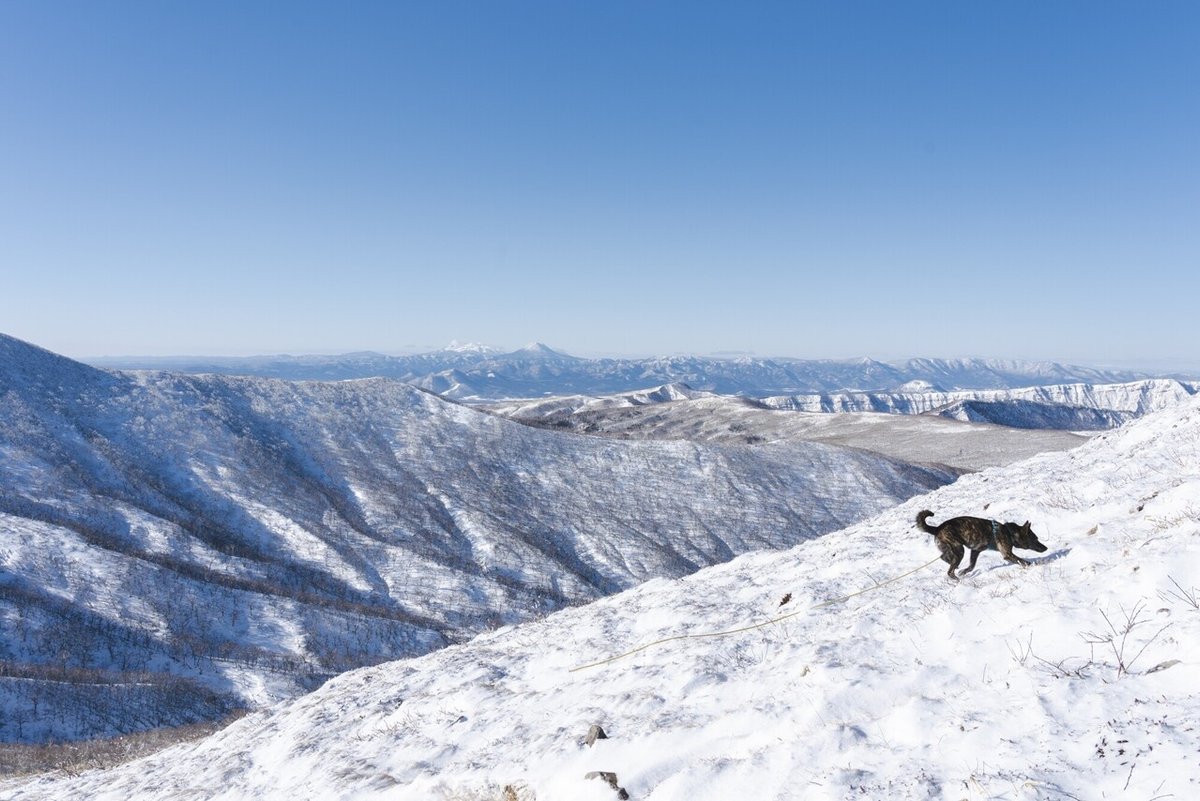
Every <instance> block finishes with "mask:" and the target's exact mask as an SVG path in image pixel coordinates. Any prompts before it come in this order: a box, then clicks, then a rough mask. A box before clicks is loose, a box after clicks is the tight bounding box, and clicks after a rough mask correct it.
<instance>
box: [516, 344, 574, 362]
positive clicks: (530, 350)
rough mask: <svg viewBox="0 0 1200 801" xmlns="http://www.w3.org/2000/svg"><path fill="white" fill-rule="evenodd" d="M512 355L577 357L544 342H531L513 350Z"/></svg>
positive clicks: (553, 357)
mask: <svg viewBox="0 0 1200 801" xmlns="http://www.w3.org/2000/svg"><path fill="white" fill-rule="evenodd" d="M511 355H513V356H519V357H521V358H525V359H529V358H535V359H574V358H575V357H574V356H570V355H568V354H566V353H563V352H562V351H557V350H555V349H554V348H552V347H550V346H549V345H547V344H545V343H542V342H529V343H527V344H526V345H525V347H523V348H521V349H519V350H516V351H513V353H512V354H511Z"/></svg>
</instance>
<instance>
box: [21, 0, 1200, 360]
mask: <svg viewBox="0 0 1200 801" xmlns="http://www.w3.org/2000/svg"><path fill="white" fill-rule="evenodd" d="M0 276H2V279H0V332H4V333H8V334H11V335H13V336H17V337H20V338H22V339H27V340H29V341H32V342H34V343H36V344H38V345H41V346H43V347H47V348H50V349H52V350H56V351H59V352H61V353H65V354H67V355H71V356H77V357H86V356H99V355H132V354H137V355H166V354H206V355H231V354H252V353H277V352H292V353H313V352H325V353H328V352H339V351H349V350H365V349H370V350H379V351H384V352H397V351H402V350H409V349H421V348H425V347H430V346H441V345H444V344H446V343H448V342H449V341H450V340H452V339H458V340H469V341H481V342H488V343H492V344H497V345H502V346H510V347H517V346H520V345H522V344H524V343H525V342H527V341H530V340H541V341H544V342H547V343H549V344H550V345H552V346H554V347H557V348H559V349H561V350H565V351H568V352H572V353H576V354H580V355H593V354H601V353H620V354H650V353H676V352H686V353H710V352H714V351H751V352H754V353H757V354H759V355H762V356H775V355H787V356H797V357H812V358H824V357H846V356H875V357H881V358H897V357H907V356H962V355H977V356H994V357H1010V358H1038V359H1041V358H1051V359H1058V360H1064V361H1077V362H1090V363H1104V364H1116V363H1143V364H1144V363H1151V362H1153V363H1155V364H1161V363H1164V362H1182V363H1187V364H1189V365H1200V313H1198V307H1200V277H1198V276H1200V3H1196V2H1192V1H1191V0H1187V1H1186V2H1132V3H1105V2H1079V3H1076V2H993V3H987V2H957V1H951V0H947V1H946V2H934V3H923V2H911V3H910V2H878V3H855V2H832V0H831V1H830V2H782V3H771V2H747V3H741V2H722V3H710V2H703V0H688V1H687V2H671V3H668V2H654V1H653V0H638V1H637V2H616V1H614V0H603V2H575V1H574V0H548V1H547V2H503V1H502V0H479V1H478V2H472V3H466V2H455V1H454V0H436V2H430V1H429V0H423V1H422V2H400V1H399V0H392V1H391V2H381V3H369V2H351V3H335V2H329V3H322V4H315V3H314V4H309V3H302V2H271V3H263V2H248V1H247V0H237V1H236V2H228V3H226V2H213V1H212V0H205V2H197V3H163V2H155V1H153V0H147V1H146V2H119V1H115V2H106V3H97V2H90V1H89V2H79V3H67V2H56V1H55V0H6V2H3V3H0Z"/></svg>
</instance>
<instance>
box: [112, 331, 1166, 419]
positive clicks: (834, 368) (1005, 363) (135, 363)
mask: <svg viewBox="0 0 1200 801" xmlns="http://www.w3.org/2000/svg"><path fill="white" fill-rule="evenodd" d="M96 363H97V364H100V365H102V366H105V367H115V368H121V369H143V368H149V369H159V370H173V371H177V372H187V373H216V374H227V375H257V376H266V377H272V378H287V379H293V380H330V379H347V378H372V377H386V378H396V379H399V380H401V381H406V382H408V383H412V384H415V385H417V386H420V387H421V388H422V389H428V390H430V391H432V392H437V393H439V394H443V395H446V396H447V397H451V398H455V399H458V400H473V401H474V400H489V399H490V400H496V399H503V398H531V397H541V396H544V395H570V394H574V393H583V394H587V395H610V394H614V393H620V392H630V391H634V390H642V389H647V388H650V387H655V386H660V385H662V384H671V383H686V384H688V385H690V386H692V387H695V388H697V389H703V390H707V391H711V392H719V393H721V394H724V395H746V396H751V397H763V396H767V395H784V394H797V393H821V392H838V391H844V390H858V391H879V392H886V391H902V390H901V388H902V387H905V386H913V385H921V386H926V387H930V388H933V389H937V388H941V389H942V390H954V389H1000V388H1008V387H1025V386H1035V385H1046V384H1063V383H1089V384H1097V383H1116V382H1125V381H1133V380H1135V379H1142V378H1146V377H1147V376H1146V375H1145V374H1141V373H1134V372H1130V371H1126V370H1100V369H1096V368H1091V367H1080V366H1074V365H1062V364H1057V363H1053V362H1021V361H1012V360H1001V359H912V360H909V361H907V362H895V363H885V362H880V361H875V360H873V359H852V360H845V361H835V360H819V359H810V360H803V359H759V358H751V357H740V358H735V359H717V358H706V357H700V356H663V357H655V358H645V359H634V358H606V359H585V358H579V357H576V356H571V355H569V354H566V353H562V352H561V351H557V350H555V349H553V348H550V347H548V346H546V345H544V344H541V343H538V342H534V343H530V344H529V345H526V346H525V347H523V348H520V349H519V350H516V351H512V352H511V353H504V352H500V351H498V350H497V349H495V348H489V347H486V346H477V345H476V346H462V345H459V344H458V343H452V344H451V346H450V347H448V348H445V349H442V350H439V351H433V352H430V353H420V354H415V355H408V356H385V355H383V354H379V353H352V354H347V355H345V356H255V357H250V358H207V359H206V358H192V357H180V358H151V359H138V358H124V359H111V358H110V359H102V360H97V361H96ZM877 411H878V410H877Z"/></svg>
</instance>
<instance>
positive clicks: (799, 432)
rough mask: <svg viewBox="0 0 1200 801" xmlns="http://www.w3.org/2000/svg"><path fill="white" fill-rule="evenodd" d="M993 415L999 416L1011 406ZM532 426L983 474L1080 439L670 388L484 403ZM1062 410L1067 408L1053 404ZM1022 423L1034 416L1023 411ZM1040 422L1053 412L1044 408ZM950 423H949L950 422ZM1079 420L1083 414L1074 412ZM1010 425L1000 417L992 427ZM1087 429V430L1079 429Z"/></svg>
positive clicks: (1071, 445)
mask: <svg viewBox="0 0 1200 801" xmlns="http://www.w3.org/2000/svg"><path fill="white" fill-rule="evenodd" d="M999 406H1000V408H999V409H995V410H992V414H993V415H994V416H997V417H1001V416H1002V415H1003V413H1004V412H1005V411H1006V410H1008V408H1009V406H1008V404H1000V405H999ZM482 408H486V409H488V410H490V411H492V412H494V413H496V414H501V415H504V416H506V417H511V418H512V419H514V420H520V421H522V422H525V423H527V424H530V425H537V426H542V427H546V428H550V429H554V430H568V431H577V432H580V433H585V434H594V435H601V436H608V437H620V438H633V439H656V440H687V441H691V442H714V443H727V444H728V443H746V444H757V443H779V442H824V443H828V444H835V445H844V446H848V447H853V448H859V449H862V450H866V451H872V452H875V453H880V454H883V455H885V456H889V457H891V458H895V459H904V460H906V461H913V462H922V463H927V464H944V465H949V466H951V467H953V468H955V469H957V470H965V471H968V470H980V469H982V468H985V467H994V466H996V465H1002V464H1008V463H1009V462H1014V461H1017V460H1019V459H1024V458H1027V457H1029V456H1032V455H1034V454H1036V453H1044V452H1045V451H1053V450H1064V449H1067V448H1074V447H1076V446H1078V445H1079V444H1080V443H1081V442H1083V441H1084V440H1083V437H1081V436H1078V435H1076V434H1072V433H1068V432H1067V431H1064V430H1056V429H1051V428H1049V427H1047V428H1046V429H1045V430H1029V431H1018V430H1014V428H1012V427H1011V426H1007V425H1006V426H1000V425H979V424H977V423H976V422H971V421H959V420H956V419H953V414H954V413H953V411H952V410H948V411H947V412H946V414H945V415H941V414H939V415H931V416H926V415H899V414H883V413H878V412H866V413H844V414H825V413H820V412H799V411H789V410H781V409H772V408H769V407H766V406H765V405H764V404H763V403H761V402H759V401H756V400H752V399H749V398H734V397H729V396H725V395H714V394H712V393H706V392H698V391H695V390H692V389H690V388H688V387H686V386H681V385H670V386H666V387H662V388H660V389H658V390H655V391H652V392H640V393H627V394H623V395H608V396H602V397H599V398H590V397H586V396H581V395H576V396H567V397H562V398H545V399H543V400H537V401H515V402H510V403H498V404H488V405H485V406H483V407H482ZM1053 408H1054V409H1060V410H1065V408H1066V407H1058V406H1055V407H1053ZM1023 412H1024V416H1022V417H1021V418H1020V419H1021V420H1022V421H1025V420H1028V419H1029V415H1031V414H1032V413H1031V412H1030V410H1028V409H1024V410H1023ZM1041 414H1042V415H1043V417H1044V416H1045V415H1046V414H1048V411H1046V410H1041ZM946 418H950V419H946ZM1071 419H1072V420H1073V421H1078V420H1079V419H1080V418H1079V416H1078V415H1071ZM1002 421H1003V422H1006V423H1007V422H1012V421H1010V420H1004V419H1003V418H1002V417H1001V419H998V420H996V421H993V422H1002ZM1080 428H1084V426H1080Z"/></svg>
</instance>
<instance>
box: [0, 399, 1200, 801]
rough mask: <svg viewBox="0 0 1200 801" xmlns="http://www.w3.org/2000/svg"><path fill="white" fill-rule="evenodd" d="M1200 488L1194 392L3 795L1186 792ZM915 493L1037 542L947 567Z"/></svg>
mask: <svg viewBox="0 0 1200 801" xmlns="http://www.w3.org/2000/svg"><path fill="white" fill-rule="evenodd" d="M1198 498H1200V400H1198V401H1192V402H1189V403H1187V404H1185V405H1183V406H1180V407H1177V408H1173V409H1170V410H1167V411H1164V412H1160V413H1157V414H1155V415H1152V416H1149V417H1147V418H1144V419H1142V420H1139V421H1135V422H1133V423H1131V424H1129V425H1128V426H1126V427H1124V428H1122V429H1120V430H1118V431H1116V432H1110V433H1107V434H1104V435H1101V436H1099V437H1097V438H1096V439H1094V440H1092V441H1091V442H1089V443H1088V444H1086V445H1084V446H1082V447H1080V448H1078V449H1076V450H1073V451H1069V452H1066V453H1055V454H1047V455H1042V456H1037V457H1034V458H1032V459H1029V460H1027V461H1024V462H1021V463H1018V464H1014V465H1010V466H1007V467H1003V468H997V469H994V470H989V471H986V472H983V473H978V474H975V475H971V476H966V477H964V478H962V479H960V480H959V481H958V482H956V483H955V484H953V485H950V486H948V487H944V488H942V489H940V490H937V491H935V492H933V493H931V494H929V495H927V496H924V497H920V498H916V499H913V500H911V501H909V502H908V503H905V504H904V505H902V506H900V507H898V508H895V509H892V510H889V511H887V512H884V513H883V514H881V515H879V516H877V517H875V518H873V519H871V520H869V521H867V522H864V523H861V524H858V525H856V526H853V527H851V528H848V529H846V530H844V531H841V532H838V533H836V534H833V535H830V536H827V537H822V538H820V539H816V540H812V541H809V542H806V543H803V544H801V545H799V546H797V547H795V548H793V549H792V550H790V551H786V552H782V553H759V554H751V555H747V556H743V557H741V558H739V559H736V560H733V561H732V562H730V563H728V564H725V565H721V566H718V567H714V568H711V569H708V570H704V571H701V572H699V573H697V574H695V575H692V576H690V577H687V578H683V579H676V580H667V579H660V580H655V581H651V582H648V583H647V584H645V585H642V586H640V587H638V588H635V589H633V590H630V591H628V592H625V593H621V594H619V595H616V596H612V597H609V598H607V599H604V600H601V601H598V602H596V603H593V604H590V605H588V606H585V607H579V608H574V609H570V610H566V611H563V612H560V613H557V614H554V615H551V616H549V617H548V618H545V619H543V620H540V621H537V622H533V623H529V624H525V625H521V626H517V627H505V628H502V629H499V630H497V631H493V632H490V633H488V634H485V635H482V636H480V637H478V638H477V639H475V640H474V641H472V642H470V643H468V644H464V645H460V646H455V647H451V648H447V649H445V650H442V651H439V652H437V653H435V654H431V655H428V656H426V657H422V658H419V659H413V660H407V661H402V662H395V663H391V664H386V665H381V666H377V667H373V668H367V669H363V670H358V671H355V672H352V673H348V674H346V675H343V676H340V677H338V678H336V679H334V680H332V681H330V682H329V683H327V684H326V685H325V686H323V687H322V688H321V689H319V690H317V691H316V692H314V693H312V694H310V695H308V696H306V697H304V698H301V699H298V700H295V701H291V702H288V703H283V704H280V705H278V706H275V707H273V708H271V709H268V710H265V711H261V712H258V713H255V714H252V715H250V716H249V717H247V718H245V719H243V720H241V721H239V722H238V723H235V724H234V725H232V726H230V727H229V728H227V729H226V730H224V731H222V732H219V733H217V734H215V735H213V736H211V737H209V738H207V739H206V740H204V741H201V742H199V743H197V744H194V745H193V744H190V745H184V746H179V747H176V748H173V749H171V750H168V751H165V752H162V753H160V754H158V755H155V756H152V757H149V758H146V759H143V760H141V761H138V762H135V763H131V764H129V765H126V766H124V767H121V768H119V769H116V770H112V771H109V772H101V773H93V774H84V775H81V776H78V777H71V778H63V777H46V778H40V779H37V780H35V781H32V782H28V783H24V784H19V785H9V786H8V787H7V797H10V798H21V799H23V801H24V800H26V799H28V800H32V799H41V798H62V797H64V796H65V795H71V796H73V797H80V798H83V797H86V798H89V799H124V798H133V797H136V798H142V799H153V798H164V799H165V798H191V797H205V798H229V799H233V798H264V799H271V798H279V799H288V800H289V801H295V799H302V798H323V799H352V798H353V799H357V798H388V799H410V798H411V799H429V798H446V799H480V800H483V799H509V800H511V799H514V798H516V799H541V800H542V801H546V800H547V799H564V798H570V799H583V801H589V800H594V801H609V800H610V799H613V798H615V797H616V795H615V791H614V790H613V789H612V787H611V786H610V785H609V783H608V782H607V781H606V780H605V778H604V777H603V776H601V777H599V778H588V776H589V774H593V773H611V774H614V781H615V783H616V784H618V785H619V786H621V787H623V788H624V789H625V790H626V791H627V792H628V794H629V797H630V798H633V799H646V800H647V801H670V800H672V799H688V801H704V800H705V799H714V801H717V800H719V801H724V800H725V799H729V798H748V797H753V798H761V799H793V798H804V799H835V800H837V801H842V800H843V799H848V798H870V799H890V800H895V801H904V800H905V799H935V798H936V799H943V798H944V799H972V800H974V799H1029V800H1030V801H1032V799H1104V798H1109V799H1116V798H1122V799H1124V798H1130V799H1142V800H1143V801H1149V799H1165V798H1174V799H1185V798H1195V797H1197V795H1198V794H1200V739H1198V737H1197V731H1198V729H1197V727H1198V726H1200V724H1198V723H1197V721H1198V720H1200V608H1197V607H1198V596H1200V589H1197V586H1196V584H1197V576H1200V501H1198V500H1197V499H1198ZM922 508H930V509H932V510H934V511H935V512H936V516H935V518H934V519H935V521H941V520H943V519H945V518H947V517H950V516H953V515H958V514H975V515H986V516H990V517H995V518H999V519H1002V520H1015V521H1018V522H1019V521H1023V520H1025V519H1029V520H1030V521H1032V525H1033V528H1034V530H1035V531H1036V532H1037V533H1038V534H1039V535H1040V536H1041V538H1042V540H1043V541H1044V542H1045V543H1046V544H1047V545H1049V550H1048V551H1047V552H1046V553H1044V554H1040V555H1037V554H1032V553H1028V552H1026V553H1025V555H1026V556H1028V557H1029V558H1030V561H1031V562H1032V565H1031V566H1030V567H1028V568H1022V567H1019V566H1016V565H1010V564H1006V563H1004V562H1003V561H1002V560H1000V559H999V558H998V556H997V554H995V553H992V552H989V553H986V554H985V555H984V556H983V557H982V558H981V560H980V566H979V569H977V571H976V573H975V574H974V575H972V576H969V577H966V578H964V579H962V580H961V581H959V582H951V581H949V580H947V578H946V577H945V571H944V570H943V568H944V565H942V563H940V562H938V563H937V564H936V565H933V566H926V567H923V568H922V565H924V564H925V563H926V562H927V560H929V559H930V558H932V557H934V556H935V555H936V551H935V549H934V546H933V543H932V542H931V540H930V537H929V536H928V535H927V534H924V533H922V532H920V531H918V530H917V529H916V528H915V527H914V525H913V517H914V515H915V513H916V512H917V511H918V510H919V509H922ZM914 570H915V572H913V571H914ZM785 598H786V599H788V600H787V603H786V604H783V605H781V601H783V600H784V599H785ZM718 632H729V633H725V634H720V635H719V636H717V633H718ZM664 640H665V641H664ZM655 642H657V643H658V644H655V645H651V644H652V643H655ZM638 646H649V647H646V648H644V650H641V651H638V652H636V653H633V654H630V655H628V656H625V657H622V658H617V659H615V660H614V661H611V662H606V663H603V664H594V665H593V666H591V667H583V666H584V665H587V664H589V663H595V662H600V661H602V660H606V659H608V658H610V657H614V656H618V655H619V654H621V653H622V652H626V651H629V650H631V649H633V648H635V647H638ZM593 724H599V725H600V726H602V727H603V728H604V730H605V731H606V732H607V734H608V739H603V740H598V741H596V742H595V744H594V745H591V746H588V745H586V744H585V743H584V741H583V740H584V736H585V734H586V733H587V732H588V730H589V727H590V726H591V725H593ZM3 795H4V793H3V792H0V796H3Z"/></svg>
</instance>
